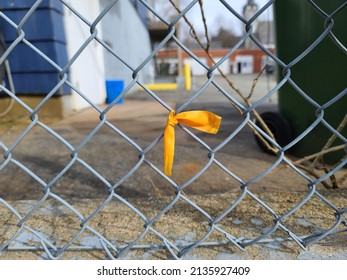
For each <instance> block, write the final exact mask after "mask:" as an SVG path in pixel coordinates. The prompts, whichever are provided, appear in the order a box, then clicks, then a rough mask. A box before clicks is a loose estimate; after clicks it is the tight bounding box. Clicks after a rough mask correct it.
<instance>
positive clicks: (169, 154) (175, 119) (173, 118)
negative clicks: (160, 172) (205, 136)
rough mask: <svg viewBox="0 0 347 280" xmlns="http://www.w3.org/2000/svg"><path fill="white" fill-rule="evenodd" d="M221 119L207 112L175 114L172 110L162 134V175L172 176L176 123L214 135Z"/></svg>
mask: <svg viewBox="0 0 347 280" xmlns="http://www.w3.org/2000/svg"><path fill="white" fill-rule="evenodd" d="M221 121H222V118H221V117H220V116H218V115H216V114H213V113H211V112H208V111H187V112H182V113H179V114H177V115H176V114H175V111H174V110H172V111H171V112H170V114H169V117H168V119H167V124H166V128H165V132H164V173H165V174H166V175H167V176H171V175H172V166H173V161H174V154H175V128H174V127H175V125H177V124H178V123H180V124H183V125H186V126H190V127H192V128H195V129H197V130H200V131H203V132H207V133H211V134H216V133H217V132H218V129H219V127H220V124H221Z"/></svg>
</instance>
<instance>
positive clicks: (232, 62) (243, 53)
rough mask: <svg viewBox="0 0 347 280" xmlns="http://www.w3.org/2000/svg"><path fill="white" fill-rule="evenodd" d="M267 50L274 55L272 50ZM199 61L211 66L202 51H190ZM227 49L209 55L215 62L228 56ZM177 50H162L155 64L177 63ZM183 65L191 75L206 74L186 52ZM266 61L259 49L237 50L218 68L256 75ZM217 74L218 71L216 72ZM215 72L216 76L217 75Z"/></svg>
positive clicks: (265, 56)
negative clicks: (189, 68) (184, 64)
mask: <svg viewBox="0 0 347 280" xmlns="http://www.w3.org/2000/svg"><path fill="white" fill-rule="evenodd" d="M269 50H270V51H271V52H272V53H274V49H273V48H269ZM191 51H192V52H193V54H194V55H195V56H197V57H198V58H199V60H200V61H201V62H202V63H204V64H205V65H207V66H208V67H212V66H213V62H212V60H211V59H210V58H209V57H208V55H207V54H206V52H205V51H204V50H191ZM228 51H229V49H211V50H210V54H211V56H212V57H213V58H214V60H215V62H217V61H219V60H220V59H222V58H223V57H224V56H226V55H227V54H228ZM177 57H178V55H177V50H175V49H170V50H162V51H159V53H158V54H157V55H156V58H157V64H160V63H168V64H171V65H172V64H175V65H177V63H178V58H177ZM182 57H183V63H189V64H190V65H191V68H192V72H193V75H204V74H206V69H205V68H204V67H203V66H201V65H200V64H199V63H198V62H197V61H196V60H194V59H193V58H192V57H191V56H190V55H188V54H187V53H186V52H184V51H183V52H182ZM267 60H268V56H267V55H266V53H264V51H262V50H261V49H238V50H236V51H234V52H233V53H232V54H231V55H230V56H229V57H228V59H226V60H225V61H224V62H223V63H222V64H221V66H220V69H221V70H222V71H223V72H224V73H225V74H236V73H241V74H251V73H258V72H260V70H261V69H262V67H263V66H264V65H265V63H266V61H267ZM217 72H218V71H217ZM217 72H216V74H218V73H217Z"/></svg>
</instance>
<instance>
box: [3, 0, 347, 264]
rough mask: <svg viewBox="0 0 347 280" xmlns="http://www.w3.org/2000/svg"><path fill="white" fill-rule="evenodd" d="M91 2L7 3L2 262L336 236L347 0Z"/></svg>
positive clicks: (205, 252)
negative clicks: (16, 254)
mask: <svg viewBox="0 0 347 280" xmlns="http://www.w3.org/2000/svg"><path fill="white" fill-rule="evenodd" d="M87 2H88V1H87ZM87 2H85V1H82V2H81V1H64V0H61V1H45V0H43V1H30V2H27V1H18V3H15V4H13V5H12V4H10V3H4V4H2V7H1V12H0V35H1V36H0V43H1V44H2V45H3V46H4V50H3V51H2V52H0V54H1V57H0V63H1V65H0V67H1V73H4V75H3V76H4V77H1V79H2V80H1V81H0V82H1V85H0V98H1V100H0V102H1V104H0V110H1V112H0V132H1V134H0V147H1V148H0V151H1V155H2V159H1V160H0V216H1V217H2V218H1V221H0V253H1V254H2V255H3V256H5V258H6V254H9V255H11V252H12V251H18V250H22V251H24V252H29V251H31V252H32V251H34V252H36V251H37V252H40V253H39V254H43V255H44V256H43V255H42V257H43V258H50V259H56V258H62V259H63V258H78V256H82V252H83V253H85V252H86V251H87V252H88V251H92V252H95V253H93V256H94V257H97V258H111V259H114V258H116V259H117V258H144V257H146V258H175V259H177V258H191V257H194V258H195V257H196V256H198V257H199V256H200V257H205V256H209V258H211V256H212V257H216V258H221V256H222V257H223V256H225V254H226V253H225V252H228V253H230V254H235V252H240V253H242V254H243V253H245V252H247V250H252V249H251V248H252V247H255V246H254V245H260V246H258V247H257V248H258V249H259V250H262V248H266V249H269V248H271V249H272V250H277V249H280V248H283V247H284V246H286V248H290V250H292V251H295V250H294V249H293V248H294V247H295V246H297V247H298V248H299V249H306V248H307V247H308V246H310V244H320V243H323V244H326V245H327V246H328V245H329V244H330V245H331V243H332V242H331V240H332V239H333V238H335V237H336V240H338V241H337V242H335V243H334V246H342V245H341V244H343V242H342V241H341V240H342V239H343V238H344V237H345V235H346V230H347V222H346V201H347V200H346V182H347V174H346V163H347V158H346V145H347V138H346V137H347V136H346V123H347V117H346V116H347V115H346V114H347V112H346V106H345V103H346V97H347V91H346V82H345V77H344V68H343V67H344V65H346V62H347V60H346V54H347V51H346V43H347V42H346V36H345V35H346V33H345V32H344V31H345V30H344V26H346V18H347V17H346V12H347V10H346V9H347V4H346V2H344V3H342V2H341V1H325V2H324V1H318V0H317V1H289V0H288V1H274V0H272V1H260V0H259V1H248V3H245V4H246V5H242V7H241V6H240V4H238V3H233V1H224V0H220V1H207V0H206V1H198V0H194V1H171V0H170V1H145V0H137V1H128V0H124V1H123V0H122V1H119V0H113V1H94V2H93V3H89V2H88V3H87ZM245 2H247V1H245ZM256 2H261V3H259V4H257V3H256ZM286 2H287V3H286ZM299 2H300V3H299ZM211 4H212V5H214V10H218V12H217V14H215V15H213V14H211V12H210V11H211V10H212V9H209V7H210V5H211ZM282 5H283V6H282ZM286 5H288V6H286ZM291 5H293V7H292V6H291ZM217 7H218V9H217ZM298 7H300V8H298ZM308 14H309V15H310V16H308ZM274 26H275V27H276V28H274ZM229 27H230V28H229ZM306 27H307V28H306ZM274 29H276V34H274ZM275 37H276V40H275V39H274V38H275ZM105 103H106V104H105ZM173 110H175V112H172V111H173ZM196 110H203V111H210V112H212V113H214V114H217V115H218V116H221V117H222V122H221V124H220V125H219V124H218V129H219V131H218V132H217V134H214V132H216V131H215V130H218V129H216V127H214V125H216V123H218V122H217V121H216V118H217V117H216V116H214V115H213V117H211V116H212V114H210V115H208V116H209V117H208V121H207V124H206V123H203V120H204V118H205V116H207V115H204V114H205V112H203V113H201V112H200V115H199V117H198V118H196V119H194V120H193V119H192V118H193V117H189V116H193V114H195V112H193V111H196ZM170 112H171V114H170V117H168V116H169V113H170ZM183 112H187V115H186V116H187V117H186V118H187V119H185V120H184V121H181V119H179V117H178V116H182V115H179V113H183ZM189 114H190V115H189ZM213 120H214V121H213ZM196 122H197V123H198V124H196ZM199 125H200V128H199ZM171 126H173V132H172V130H170V129H171ZM201 127H203V128H201ZM206 127H208V128H206ZM199 129H200V130H199ZM213 131H214V132H213ZM206 132H213V133H206ZM172 133H174V135H172ZM172 140H175V141H174V143H172ZM171 144H172V145H171ZM172 148H174V152H173V155H172V157H171V156H170V155H171V153H172V151H173V150H172ZM164 155H165V157H164ZM168 159H169V160H168ZM171 170H172V174H170V173H171ZM334 240H335V239H334ZM340 243H341V244H340ZM264 244H265V245H264ZM216 247H219V248H220V247H222V249H221V250H220V251H219V250H215V248H216ZM211 251H212V252H211ZM242 251H244V252H242ZM100 252H102V254H103V255H101V254H100ZM144 252H146V253H145V254H144ZM220 252H223V253H221V255H218V254H219V253H220ZM73 254H75V255H73ZM265 255H266V254H265V253H264V256H265ZM30 257H32V256H30ZM10 258H11V257H10ZM28 258H29V256H28Z"/></svg>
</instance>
